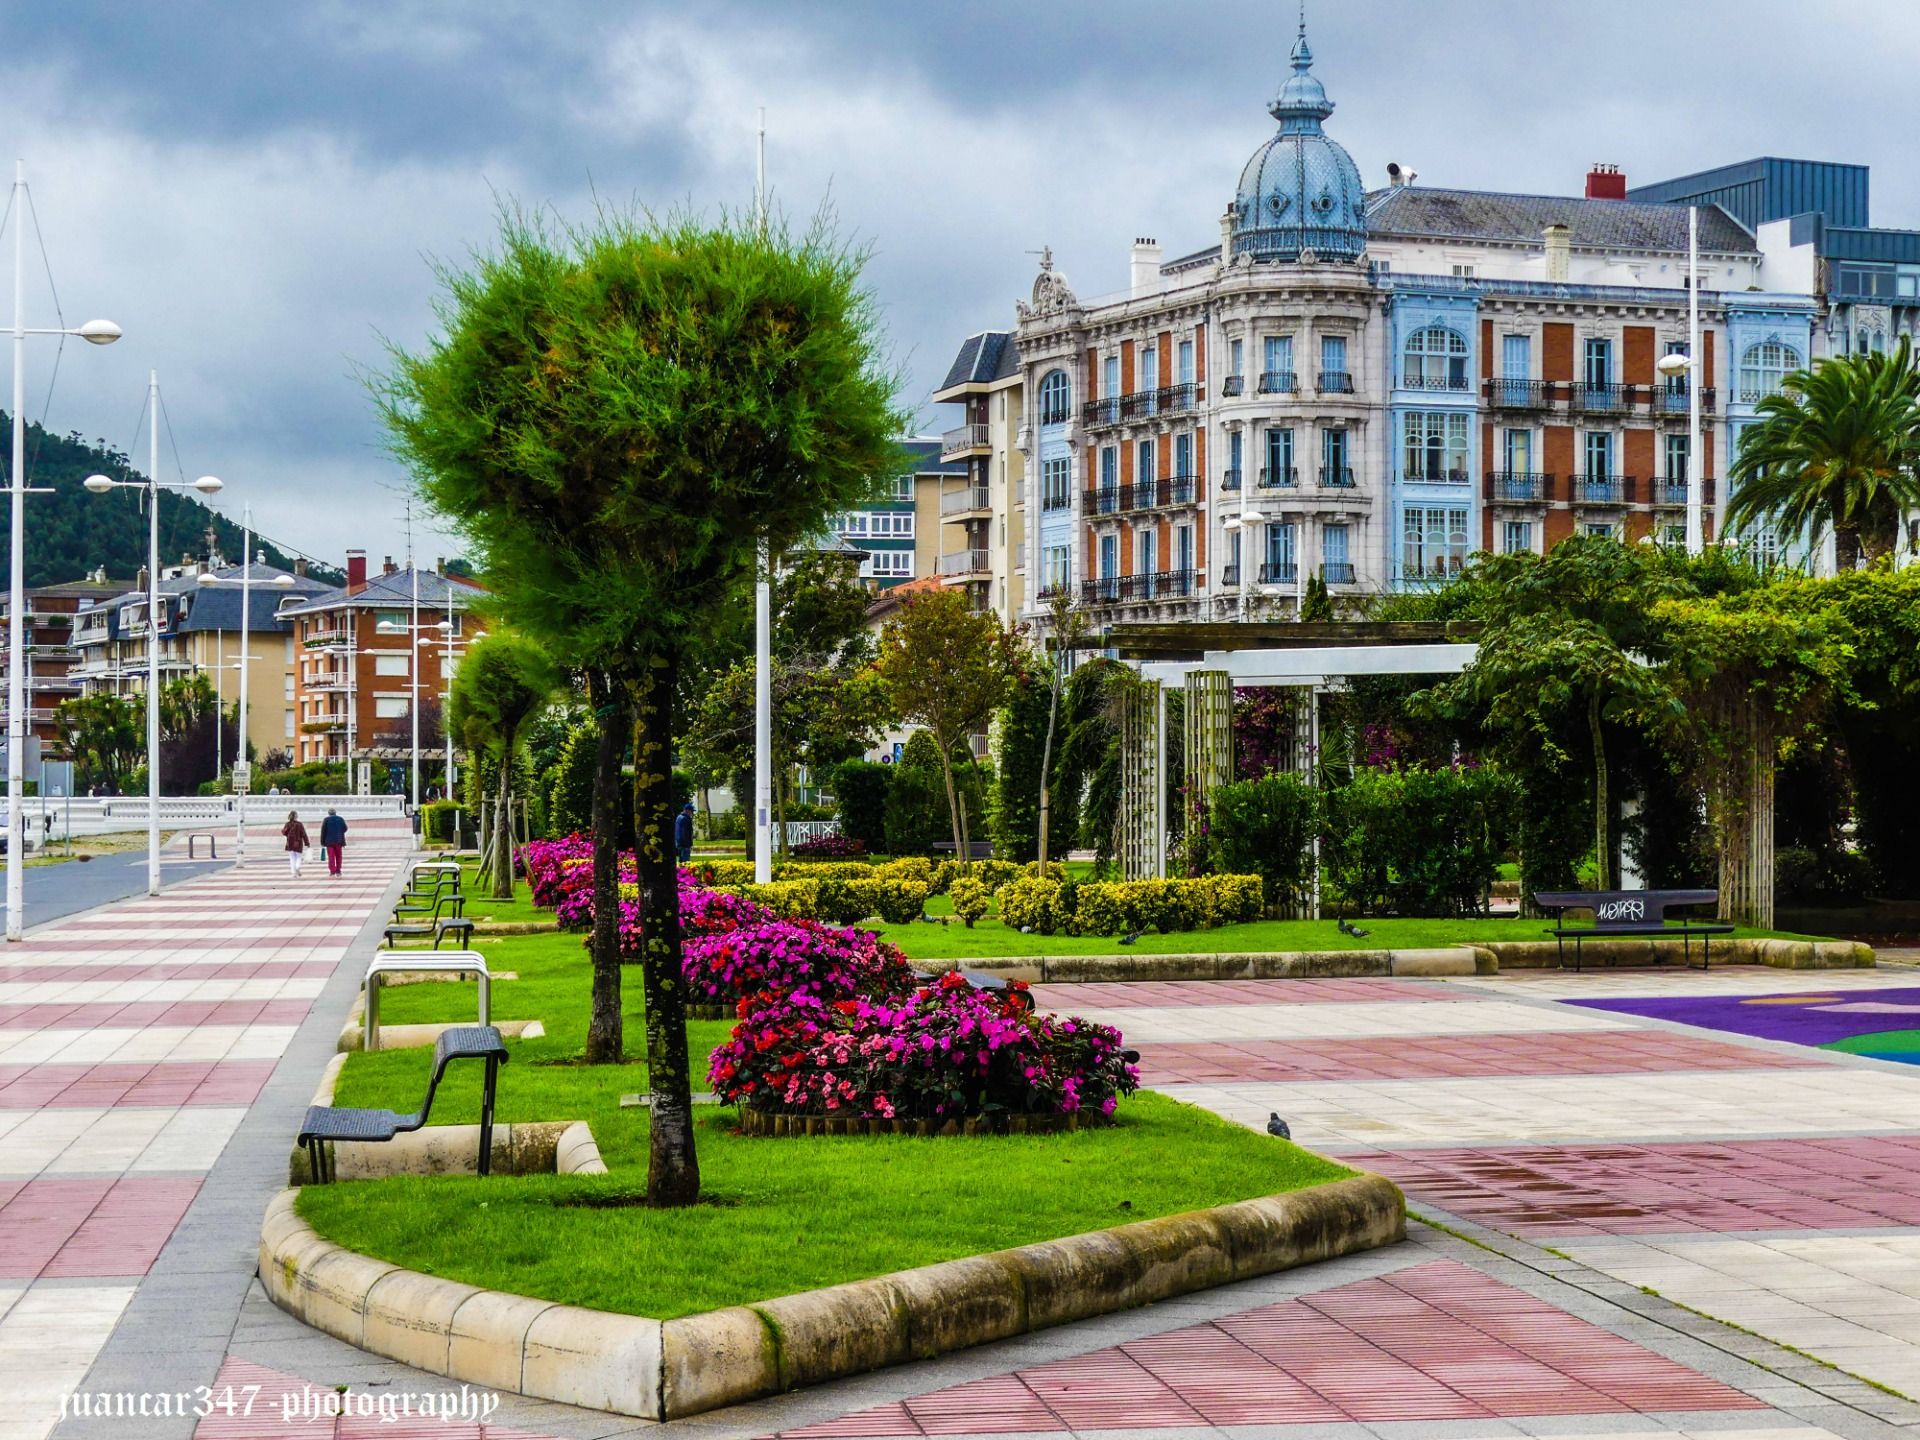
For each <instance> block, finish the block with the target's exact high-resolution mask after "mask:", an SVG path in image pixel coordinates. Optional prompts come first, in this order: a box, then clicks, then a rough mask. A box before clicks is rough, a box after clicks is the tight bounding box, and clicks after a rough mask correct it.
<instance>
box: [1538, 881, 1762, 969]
mask: <svg viewBox="0 0 1920 1440" xmlns="http://www.w3.org/2000/svg"><path fill="white" fill-rule="evenodd" d="M1533 899H1534V903H1535V904H1537V905H1539V906H1540V908H1541V909H1543V910H1548V911H1551V912H1552V913H1553V921H1554V923H1553V926H1552V928H1551V929H1549V930H1548V931H1546V933H1547V934H1549V935H1551V936H1553V939H1554V944H1555V946H1556V947H1557V948H1558V950H1559V954H1560V966H1561V968H1562V969H1565V968H1566V964H1567V941H1569V940H1571V941H1573V968H1574V969H1575V970H1576V971H1577V970H1579V968H1580V947H1581V944H1582V943H1583V942H1584V941H1587V940H1619V939H1625V938H1633V937H1637V938H1641V939H1647V940H1678V941H1679V942H1680V956H1681V959H1682V960H1683V961H1684V962H1685V963H1686V964H1688V965H1689V966H1690V965H1692V963H1693V937H1694V936H1695V935H1698V936H1699V937H1700V968H1701V969H1702V970H1705V969H1706V968H1707V967H1708V965H1709V963H1710V961H1709V957H1708V949H1707V947H1708V946H1709V945H1711V944H1712V943H1713V938H1712V937H1714V936H1715V935H1731V934H1732V933H1733V929H1734V927H1733V926H1731V925H1727V924H1724V923H1721V922H1719V921H1715V922H1712V923H1709V924H1703V923H1701V922H1699V921H1697V920H1685V921H1682V922H1681V923H1680V924H1678V925H1669V924H1668V923H1667V911H1668V910H1670V909H1675V908H1679V907H1684V906H1688V905H1718V904H1719V903H1720V892H1719V891H1718V890H1541V891H1537V892H1535V894H1534V897H1533ZM1569 910H1591V911H1592V912H1593V924H1591V925H1569V924H1567V923H1566V912H1567V911H1569Z"/></svg>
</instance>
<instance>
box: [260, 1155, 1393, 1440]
mask: <svg viewBox="0 0 1920 1440" xmlns="http://www.w3.org/2000/svg"><path fill="white" fill-rule="evenodd" d="M577 1128H580V1129H584V1128H585V1127H584V1126H579V1127H577ZM569 1133H570V1132H569ZM588 1143H591V1137H590V1136H589V1137H588ZM566 1144H567V1141H566V1139H565V1137H563V1138H562V1141H561V1146H562V1148H563V1149H564V1148H565V1146H566ZM597 1158H598V1155H597V1152H596V1154H595V1159H597ZM298 1195H299V1192H298V1191H297V1190H283V1191H281V1192H280V1193H279V1194H278V1195H276V1196H274V1198H273V1199H272V1200H271V1201H270V1202H269V1203H268V1205H267V1210H266V1215H265V1216H264V1218H263V1219H262V1221H261V1225H260V1262H259V1263H260V1280H261V1283H262V1285H263V1286H264V1287H265V1288H266V1291H267V1294H268V1296H269V1297H270V1298H271V1299H272V1300H273V1302H274V1304H276V1305H278V1306H279V1307H280V1308H281V1309H282V1310H285V1311H286V1312H287V1313H288V1314H290V1315H292V1316H294V1317H295V1318H297V1319H300V1320H303V1321H305V1322H306V1323H307V1324H309V1325H311V1326H313V1327H314V1328H315V1329H318V1330H324V1331H325V1332H326V1333H327V1334H329V1335H332V1336H334V1337H336V1338H337V1339H340V1340H344V1341H346V1342H347V1343H348V1344H350V1345H357V1346H359V1347H360V1348H361V1349H363V1350H370V1351H372V1352H373V1353H375V1354H377V1355H384V1356H387V1357H389V1358H391V1359H394V1360H399V1361H402V1362H403V1363H405V1364H408V1365H412V1366H415V1367H416V1368H418V1369H422V1370H427V1371H431V1372H432V1373H434V1374H437V1375H445V1376H448V1377H449V1378H451V1379H454V1380H463V1381H466V1382H468V1383H470V1384H475V1385H485V1386H489V1387H491V1388H494V1389H505V1390H513V1391H517V1392H519V1393H520V1394H522V1395H528V1396H532V1397H534V1398H536V1399H543V1400H555V1401H559V1402H561V1403H563V1404H567V1405H580V1406H585V1407H587V1408H589V1409H595V1410H612V1411H616V1412H618V1413H620V1414H623V1415H637V1416H642V1417H644V1418H646V1419H650V1420H671V1419H679V1418H681V1417H683V1416H687V1415H697V1414H700V1413H701V1412H703V1411H707V1410H714V1409H718V1408H719V1407H721V1406H724V1405H733V1404H738V1403H739V1402H741V1401H745V1400H753V1399H758V1398H761V1397H763V1396H768V1395H776V1394H779V1393H781V1392H783V1391H786V1390H792V1389H795V1388H797V1387H799V1386H802V1385H813V1384H818V1383H820V1382H821V1381H824V1380H831V1379H838V1378H840V1377H843V1376H847V1375H855V1374H859V1373H861V1372H862V1371H866V1370H874V1369H878V1368H880V1367H882V1366H886V1365H895V1364H899V1363H901V1362H903V1361H907V1360H920V1359H927V1358H931V1357H932V1356H935V1355H940V1354H944V1353H946V1352H948V1351H952V1350H961V1349H965V1348H967V1347H968V1346H972V1345H982V1344H986V1343H988V1342H990V1341H994V1340H1004V1339H1007V1338H1009V1337H1011V1336H1015V1335H1021V1334H1026V1333H1028V1332H1031V1331H1034V1330H1041V1329H1045V1328H1047V1327H1049V1326H1053V1325H1062V1324H1066V1323H1067V1322H1069V1321H1073V1320H1082V1319H1085V1318H1087V1317H1088V1316H1091V1315H1102V1314H1106V1313H1108V1312H1111V1311H1115V1310H1126V1309H1131V1308H1133V1307H1135V1306H1139V1305H1148V1304H1152V1303H1154V1302H1155V1301H1160V1300H1166V1299H1169V1298H1171V1297H1173V1296H1175V1295H1184V1294H1187V1293H1189V1292H1191V1291H1194V1290H1201V1289H1206V1288H1208V1287H1211V1286H1215V1285H1225V1284H1230V1283H1232V1282H1234V1281H1239V1280H1249V1279H1252V1278H1254V1277H1256V1276H1260V1275H1269V1274H1272V1273H1274V1272H1275V1271H1279V1270H1287V1269H1291V1268H1293V1267H1295V1266H1299V1265H1310V1264H1312V1263H1314V1262H1315V1261H1319V1260H1329V1259H1332V1258H1334V1257H1335V1256H1339V1255H1346V1254H1350V1253H1352V1252H1354V1251H1358V1250H1368V1249H1373V1248H1375V1247H1377V1246H1381V1245H1387V1244H1391V1243H1393V1242H1395V1241H1398V1240H1402V1239H1404V1238H1406V1202H1405V1200H1404V1199H1403V1198H1402V1197H1401V1194H1400V1191H1399V1190H1398V1189H1396V1188H1395V1187H1394V1185H1393V1184H1392V1183H1391V1182H1390V1181H1388V1180H1386V1179H1384V1178H1383V1177H1381V1176H1378V1175H1370V1174H1364V1173H1363V1174H1359V1175H1356V1176H1353V1177H1352V1178H1350V1179H1346V1180H1336V1181H1333V1182H1331V1183H1329V1184H1325V1185H1316V1186H1314V1187H1312V1188H1310V1189H1307V1190H1296V1191H1293V1192H1291V1193H1289V1194H1285V1195H1269V1196H1264V1197H1261V1198H1259V1199H1255V1200H1246V1201H1242V1202H1240V1203H1239V1204H1234V1205H1222V1206H1217V1207H1215V1208H1213V1209H1209V1210H1194V1211H1189V1212H1188V1213H1186V1214H1183V1215H1169V1216H1167V1217H1165V1218H1163V1219H1159V1220H1142V1221H1137V1222H1135V1223H1134V1224H1131V1225H1122V1226H1119V1227H1117V1228H1115V1229H1111V1230H1095V1231H1092V1232H1089V1233H1087V1234H1084V1235H1070V1236H1067V1237H1065V1238H1063V1239H1059V1240H1049V1241H1045V1242H1042V1243H1040V1244H1036V1245H1023V1246H1020V1247H1019V1248H1017V1249H1013V1250H1002V1251H998V1252H997V1253H994V1254H991V1255H972V1256H967V1257H965V1258H963V1259H959V1260H950V1261H947V1262H945V1263H943V1264H939V1265H927V1266H922V1267H920V1268H918V1269H913V1270H903V1271H900V1272H898V1273H896V1274H892V1275H882V1276H879V1277H877V1278H875V1279H872V1280H857V1281H854V1282H852V1283H850V1284H846V1285H834V1286H830V1287H828V1288H826V1289H824V1290H813V1291H808V1292H806V1293H804V1294H800V1295H788V1296H785V1297H783V1298H781V1299H778V1300H766V1301H761V1302H759V1303H757V1304H753V1305H739V1306H733V1307H730V1308H728V1309H725V1310H714V1311H709V1312H707V1313H706V1314H703V1315H689V1316H686V1317H684V1318H682V1319H679V1320H667V1321H660V1320H647V1319H642V1318H640V1317H638V1316H632V1315H616V1314H612V1313H610V1312H607V1311H601V1310H588V1309H584V1308H582V1307H579V1306H574V1305H559V1304H553V1303H550V1302H547V1301H543V1300H533V1299H529V1298H527V1297H525V1296H519V1295H508V1294H504V1293H501V1292H499V1291H491V1290H477V1289H475V1288H474V1287H473V1286H471V1285H462V1284H459V1283H457V1282H455V1281H452V1280H443V1279H440V1278H438V1277H437V1276H431V1275H422V1274H419V1273H417V1272H415V1271H411V1270H405V1269H402V1268H400V1267H399V1266H396V1265H389V1264H386V1263H385V1262H383V1261H378V1260H374V1259H372V1258H370V1257H368V1256H365V1255H357V1254H355V1253H353V1252H352V1251H350V1250H345V1249H342V1248H341V1247H340V1246H338V1245H334V1244H332V1243H330V1242H328V1241H326V1240H323V1239H321V1238H320V1236H319V1235H318V1234H317V1233H315V1231H314V1230H313V1228H312V1227H311V1226H309V1225H308V1224H307V1223H306V1221H304V1220H302V1219H301V1218H300V1216H299V1214H298V1213H297V1211H296V1210H295V1201H296V1199H297V1197H298Z"/></svg>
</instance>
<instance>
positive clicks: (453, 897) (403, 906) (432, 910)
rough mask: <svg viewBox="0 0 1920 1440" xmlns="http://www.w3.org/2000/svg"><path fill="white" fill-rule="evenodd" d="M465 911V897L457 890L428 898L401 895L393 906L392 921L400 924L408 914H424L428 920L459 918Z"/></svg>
mask: <svg viewBox="0 0 1920 1440" xmlns="http://www.w3.org/2000/svg"><path fill="white" fill-rule="evenodd" d="M466 913H467V897H466V896H464V895H462V894H460V893H459V892H458V891H457V890H452V891H448V892H446V893H445V894H442V895H436V896H433V897H432V898H431V900H428V899H420V900H409V899H407V898H406V897H405V896H402V897H401V899H400V903H399V904H398V905H395V906H394V907H393V923H394V924H395V925H398V924H400V923H401V922H402V921H403V920H404V919H405V918H406V917H407V916H409V915H424V916H426V917H427V918H428V919H429V920H439V919H441V918H443V917H451V918H453V919H456V920H457V919H459V918H460V917H462V916H464V915H465V914H466Z"/></svg>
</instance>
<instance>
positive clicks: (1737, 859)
mask: <svg viewBox="0 0 1920 1440" xmlns="http://www.w3.org/2000/svg"><path fill="white" fill-rule="evenodd" d="M1735 704H1736V705H1738V706H1739V710H1738V711H1737V712H1736V713H1735V715H1734V716H1733V720H1734V723H1733V724H1732V725H1730V726H1728V727H1726V729H1727V733H1728V734H1729V735H1731V736H1732V753H1731V754H1729V755H1728V756H1727V757H1726V761H1725V763H1724V764H1723V765H1722V766H1720V768H1719V771H1718V778H1717V782H1716V790H1717V791H1718V794H1717V796H1716V800H1717V804H1716V807H1715V808H1716V809H1717V810H1718V811H1719V814H1718V816H1717V817H1716V818H1717V819H1718V821H1719V825H1718V827H1717V828H1718V830H1719V832H1720V918H1721V919H1722V920H1727V921H1731V922H1732V923H1733V924H1735V925H1751V926H1754V927H1755V928H1757V929H1761V930H1771V929H1772V928H1773V788H1774V734H1773V724H1772V720H1771V718H1770V717H1769V716H1768V714H1767V713H1766V711H1765V710H1764V709H1763V708H1762V707H1761V706H1759V705H1757V704H1755V703H1754V702H1753V700H1752V699H1750V698H1748V697H1745V696H1743V697H1741V698H1740V699H1739V700H1738V701H1736V702H1735Z"/></svg>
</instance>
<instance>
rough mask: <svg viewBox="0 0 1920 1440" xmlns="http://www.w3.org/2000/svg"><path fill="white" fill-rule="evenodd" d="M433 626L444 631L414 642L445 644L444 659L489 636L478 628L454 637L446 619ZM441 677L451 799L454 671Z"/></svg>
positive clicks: (418, 645)
mask: <svg viewBox="0 0 1920 1440" xmlns="http://www.w3.org/2000/svg"><path fill="white" fill-rule="evenodd" d="M433 628H434V629H436V630H439V631H442V632H443V633H442V634H440V635H437V636H435V635H421V636H418V637H417V638H416V639H415V640H414V642H413V643H414V645H415V647H416V648H425V647H426V646H428V645H440V646H444V647H445V653H444V654H443V655H442V657H441V658H442V660H453V659H456V658H458V657H459V656H461V655H464V654H466V653H467V647H468V646H470V645H472V644H473V642H474V641H476V640H484V639H486V638H487V632H486V631H484V630H476V631H474V632H473V634H471V635H469V636H468V637H467V638H466V639H465V640H455V639H452V638H451V635H450V632H451V631H452V628H453V627H452V626H451V625H449V624H448V623H447V622H446V621H444V620H443V621H442V622H441V623H440V624H438V625H436V626H434V627H433ZM416 668H417V667H416ZM441 678H442V679H444V680H445V681H446V682H447V684H446V689H445V691H444V692H443V694H442V697H441V700H440V738H441V739H443V740H445V741H446V742H447V799H449V800H451V799H452V798H453V727H452V726H451V725H449V724H448V723H447V716H448V715H449V714H450V713H451V711H452V709H453V672H452V671H451V670H449V671H447V673H446V674H445V675H444V676H442V677H441Z"/></svg>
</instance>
